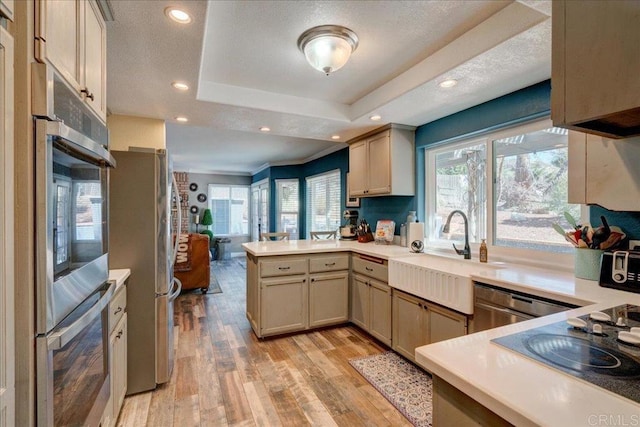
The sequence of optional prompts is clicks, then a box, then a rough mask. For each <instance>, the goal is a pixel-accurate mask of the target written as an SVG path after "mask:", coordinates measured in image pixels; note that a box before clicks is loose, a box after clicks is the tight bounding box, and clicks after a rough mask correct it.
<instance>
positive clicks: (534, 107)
mask: <svg viewBox="0 0 640 427" xmlns="http://www.w3.org/2000/svg"><path fill="white" fill-rule="evenodd" d="M550 94H551V82H550V81H549V80H547V81H544V82H540V83H537V84H535V85H532V86H529V87H527V88H524V89H521V90H519V91H516V92H513V93H510V94H508V95H504V96H501V97H500V98H496V99H493V100H491V101H488V102H485V103H483V104H479V105H476V106H474V107H471V108H468V109H466V110H463V111H460V112H458V113H455V114H452V115H450V116H446V117H443V118H441V119H438V120H435V121H433V122H430V123H427V124H424V125H422V126H420V127H418V128H417V129H416V196H415V197H406V196H402V197H401V196H393V197H392V196H389V197H368V198H362V199H360V208H356V210H358V211H359V215H360V218H361V219H362V218H364V219H366V220H367V221H368V222H369V224H371V226H372V228H375V225H376V222H377V221H378V220H380V219H391V220H393V221H395V222H396V234H399V227H400V224H401V223H403V222H405V221H406V217H407V213H408V211H410V210H415V211H417V212H418V219H419V220H420V221H421V222H422V221H424V215H425V213H424V206H425V150H424V149H425V147H434V146H437V145H440V144H444V143H448V142H453V141H456V140H460V139H465V138H470V137H474V136H480V135H483V134H487V133H490V132H494V131H496V130H498V129H503V128H507V127H510V126H514V125H517V124H521V123H524V122H527V121H530V120H535V119H538V118H543V117H548V116H549V115H550ZM333 169H340V171H341V172H342V175H341V178H342V200H343V206H344V200H345V196H346V194H345V193H346V189H345V183H346V172H347V171H348V169H349V150H348V148H345V149H343V150H340V151H337V152H335V153H332V154H330V155H328V156H325V157H322V158H320V159H317V160H314V161H312V162H309V163H306V164H304V165H297V166H277V167H271V168H269V169H266V170H263V171H261V172H259V173H258V174H256V175H254V176H253V178H252V182H257V181H260V180H262V179H264V178H267V177H268V178H270V184H271V189H272V191H271V203H272V204H271V206H275V191H273V188H274V187H273V186H274V180H275V179H280V178H296V177H297V178H298V179H300V190H301V191H300V203H301V204H300V206H301V212H300V215H301V217H300V218H301V230H300V235H301V236H304V235H305V234H306V229H305V224H304V222H305V221H304V218H305V205H304V200H305V197H304V190H305V189H304V179H305V178H306V177H307V176H312V175H316V174H319V173H323V172H327V171H330V170H333ZM344 209H346V208H344ZM349 209H354V208H349ZM271 211H272V212H271V218H270V223H271V224H272V225H273V224H275V209H272V210H271ZM600 215H604V216H605V217H606V218H607V220H608V222H609V224H611V225H617V226H619V227H621V228H622V229H623V231H625V232H626V233H627V236H628V237H630V238H633V239H640V212H612V211H608V210H606V209H604V208H601V207H599V206H593V207H592V208H591V224H592V225H593V226H599V225H600V223H601V221H600ZM273 227H275V225H273ZM271 231H273V230H271Z"/></svg>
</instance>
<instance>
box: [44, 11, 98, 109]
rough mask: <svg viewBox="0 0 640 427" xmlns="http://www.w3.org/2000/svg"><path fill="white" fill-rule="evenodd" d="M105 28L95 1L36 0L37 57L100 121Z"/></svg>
mask: <svg viewBox="0 0 640 427" xmlns="http://www.w3.org/2000/svg"><path fill="white" fill-rule="evenodd" d="M106 40H107V32H106V26H105V23H104V19H103V18H102V14H101V12H100V9H99V8H98V5H97V3H96V2H95V1H83V0H39V1H38V2H37V7H36V46H35V47H36V49H35V51H36V59H38V60H39V61H40V62H44V63H49V64H51V65H52V66H53V67H54V68H55V69H56V71H57V72H58V74H60V75H61V76H62V78H63V79H64V80H65V81H66V82H67V83H68V84H69V86H71V87H72V88H73V89H74V90H75V91H76V93H77V94H78V96H79V97H81V98H82V99H84V101H85V102H86V103H87V105H88V106H89V107H90V108H91V110H93V111H94V112H95V113H96V115H97V116H98V117H99V118H100V119H101V120H103V121H106V117H107V101H106V99H107V98H106V80H107V74H106V69H107V68H106V65H107V61H106V52H107V49H106V48H107V42H106Z"/></svg>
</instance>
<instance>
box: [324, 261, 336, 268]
mask: <svg viewBox="0 0 640 427" xmlns="http://www.w3.org/2000/svg"><path fill="white" fill-rule="evenodd" d="M334 265H336V263H335V262H331V263H325V264H324V266H325V267H333V266H334Z"/></svg>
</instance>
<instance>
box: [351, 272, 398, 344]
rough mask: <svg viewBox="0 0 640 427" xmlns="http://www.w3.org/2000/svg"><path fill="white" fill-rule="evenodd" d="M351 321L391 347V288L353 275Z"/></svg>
mask: <svg viewBox="0 0 640 427" xmlns="http://www.w3.org/2000/svg"><path fill="white" fill-rule="evenodd" d="M351 321H352V322H353V323H355V324H356V325H358V326H359V327H361V328H362V329H364V330H365V331H367V332H369V333H370V334H371V335H372V336H374V337H375V338H377V339H378V340H380V341H381V342H383V343H384V344H386V345H388V346H390V345H391V287H390V286H389V285H387V284H386V283H384V282H381V281H379V280H375V279H371V278H369V277H367V276H362V275H360V274H354V275H353V279H352V282H351Z"/></svg>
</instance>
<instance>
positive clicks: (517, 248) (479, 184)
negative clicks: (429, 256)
mask: <svg viewBox="0 0 640 427" xmlns="http://www.w3.org/2000/svg"><path fill="white" fill-rule="evenodd" d="M567 145H568V133H567V131H566V130H565V129H560V128H554V127H552V125H551V121H550V120H548V119H547V120H542V121H536V122H533V123H529V124H525V125H521V126H517V127H512V128H509V129H506V130H502V131H500V132H495V133H491V134H487V135H485V136H483V137H481V138H477V137H475V138H468V139H464V140H459V141H455V142H453V143H449V144H444V145H438V146H436V147H435V148H427V149H426V152H425V159H426V163H425V166H426V171H425V176H426V187H425V188H426V197H425V201H426V209H425V212H426V221H427V239H428V244H429V245H431V246H440V245H442V246H443V247H444V246H446V247H451V243H452V241H455V242H457V241H461V240H464V224H463V220H462V218H461V217H460V216H459V215H454V216H453V218H452V222H451V227H450V233H449V234H444V233H442V225H443V223H444V222H445V221H446V219H447V216H448V215H449V213H451V212H452V211H453V210H455V209H459V210H461V211H463V212H464V213H465V214H466V215H467V217H468V220H469V241H470V242H471V243H475V244H479V243H480V241H481V239H486V240H487V244H489V245H490V253H491V249H496V250H498V252H500V251H505V252H509V253H511V254H514V253H516V254H518V255H519V256H526V257H528V256H529V255H533V256H535V257H536V258H537V257H540V256H541V254H544V253H555V254H557V253H572V251H573V247H572V246H571V245H569V244H568V243H567V242H566V241H565V240H564V238H563V237H562V236H560V235H559V234H558V233H556V232H555V231H554V229H553V228H552V224H553V223H559V224H561V225H562V226H563V227H565V228H568V227H570V226H569V224H567V223H566V220H565V218H564V215H563V213H564V212H565V211H567V212H570V213H571V215H572V216H573V217H574V218H581V217H582V218H587V217H588V216H587V215H586V209H581V205H573V204H569V203H567V177H568V167H567V166H568V162H567V160H568V154H567V152H568V150H567ZM582 211H584V212H582ZM529 251H535V252H529ZM474 253H477V250H476V251H474Z"/></svg>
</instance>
